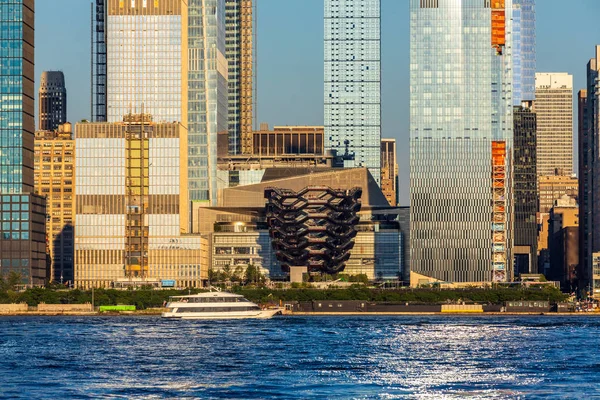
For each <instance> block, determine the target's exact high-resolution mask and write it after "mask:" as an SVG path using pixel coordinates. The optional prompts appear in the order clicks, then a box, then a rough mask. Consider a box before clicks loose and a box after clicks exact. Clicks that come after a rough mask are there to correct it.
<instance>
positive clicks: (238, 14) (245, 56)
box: [225, 0, 256, 154]
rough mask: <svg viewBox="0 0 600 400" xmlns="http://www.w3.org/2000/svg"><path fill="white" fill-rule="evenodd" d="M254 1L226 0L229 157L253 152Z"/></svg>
mask: <svg viewBox="0 0 600 400" xmlns="http://www.w3.org/2000/svg"><path fill="white" fill-rule="evenodd" d="M254 1H256V0H226V1H225V31H226V34H225V37H226V40H225V51H226V54H225V55H226V56H227V62H228V64H229V77H228V81H227V85H228V87H229V91H228V104H229V154H240V153H244V154H249V153H252V112H253V103H252V98H253V96H252V94H253V93H252V90H253V86H252V84H253V78H254V71H253V70H254V68H253V57H252V49H253V26H252V25H253V24H252V21H253V14H254V12H253V8H254V6H253V2H254Z"/></svg>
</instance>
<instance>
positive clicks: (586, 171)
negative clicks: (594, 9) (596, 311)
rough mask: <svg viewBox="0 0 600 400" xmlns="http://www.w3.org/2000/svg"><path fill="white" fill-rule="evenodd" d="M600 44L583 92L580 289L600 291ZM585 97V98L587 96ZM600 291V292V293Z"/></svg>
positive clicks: (581, 113)
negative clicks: (599, 255)
mask: <svg viewBox="0 0 600 400" xmlns="http://www.w3.org/2000/svg"><path fill="white" fill-rule="evenodd" d="M599 77H600V45H597V46H595V48H594V57H593V58H591V59H590V60H589V62H588V64H587V89H586V90H585V93H584V91H580V92H579V110H578V111H579V180H580V181H579V193H580V199H579V205H580V210H579V211H580V214H581V220H580V246H581V248H580V249H581V250H580V251H581V257H582V258H581V270H582V275H583V276H582V279H581V283H580V289H585V290H587V289H588V288H589V287H590V286H593V288H594V289H593V290H594V293H600V280H599V279H597V277H598V274H597V273H596V272H597V271H596V270H592V268H593V265H596V266H597V263H595V262H594V259H595V258H596V259H597V253H598V252H600V211H599V210H600V208H599V207H600V175H598V174H600V151H599V150H598V145H599V143H600V138H599V135H600V85H599V83H598V78H599ZM584 96H585V99H584V98H583V97H584ZM596 291H598V292H596Z"/></svg>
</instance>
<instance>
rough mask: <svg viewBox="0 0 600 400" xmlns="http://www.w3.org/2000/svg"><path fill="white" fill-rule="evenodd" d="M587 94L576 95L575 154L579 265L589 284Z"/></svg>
mask: <svg viewBox="0 0 600 400" xmlns="http://www.w3.org/2000/svg"><path fill="white" fill-rule="evenodd" d="M587 99H588V93H587V90H586V89H582V90H580V91H579V92H578V93H577V120H578V125H577V138H578V140H577V147H578V148H577V152H578V167H577V171H578V173H577V178H578V179H579V196H578V199H579V264H580V266H581V268H582V270H584V271H585V270H586V266H587V272H586V275H587V276H586V277H582V278H583V280H584V281H587V282H589V280H590V277H591V276H590V273H591V272H590V271H591V268H592V267H591V266H592V209H591V205H592V161H593V160H592V148H591V143H592V142H591V140H590V138H591V137H590V131H589V129H588V126H587V124H588V120H589V117H588V106H587Z"/></svg>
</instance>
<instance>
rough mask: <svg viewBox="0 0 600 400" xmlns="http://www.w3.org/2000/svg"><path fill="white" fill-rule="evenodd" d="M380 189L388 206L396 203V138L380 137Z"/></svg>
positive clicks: (393, 205)
mask: <svg viewBox="0 0 600 400" xmlns="http://www.w3.org/2000/svg"><path fill="white" fill-rule="evenodd" d="M381 191H382V192H383V194H384V195H385V198H386V199H387V201H388V203H390V206H392V207H395V206H396V205H397V203H398V163H397V161H396V139H381Z"/></svg>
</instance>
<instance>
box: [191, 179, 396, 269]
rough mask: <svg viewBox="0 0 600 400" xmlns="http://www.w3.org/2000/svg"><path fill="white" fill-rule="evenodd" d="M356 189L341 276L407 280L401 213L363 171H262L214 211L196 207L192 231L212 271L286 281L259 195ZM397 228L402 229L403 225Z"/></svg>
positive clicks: (226, 193) (224, 196)
mask: <svg viewBox="0 0 600 400" xmlns="http://www.w3.org/2000/svg"><path fill="white" fill-rule="evenodd" d="M312 186H315V187H329V188H335V189H351V188H353V187H356V186H359V187H361V188H362V190H363V192H362V197H361V210H360V211H359V213H358V216H359V218H360V219H359V222H358V224H357V226H356V229H357V235H356V237H355V239H354V247H353V248H352V250H351V251H350V259H349V260H348V261H347V262H346V266H345V269H344V271H343V273H344V274H350V275H358V274H365V275H367V277H369V279H393V280H396V279H399V278H400V279H402V278H403V276H404V275H405V273H406V274H407V271H408V265H407V264H406V257H407V256H408V254H407V252H405V251H403V249H405V246H402V244H403V243H406V244H407V243H408V239H407V238H405V233H404V232H407V230H408V226H402V227H401V224H400V221H399V215H400V214H401V213H402V210H401V209H398V208H395V207H390V206H389V204H388V202H387V200H386V198H385V196H384V195H383V193H382V192H381V189H380V188H379V187H378V186H377V183H376V182H375V180H374V179H373V178H372V177H371V175H370V173H369V172H368V170H367V169H366V168H352V169H350V168H344V169H337V168H336V169H326V168H324V169H321V168H318V169H304V168H299V169H293V168H287V169H280V168H271V169H266V170H265V173H264V174H263V177H262V179H261V181H260V182H259V183H255V184H250V185H240V186H236V187H230V188H226V189H223V190H222V191H221V193H220V195H219V207H196V208H194V210H193V225H192V229H193V232H195V233H201V234H203V235H207V236H209V237H210V238H211V247H212V250H211V261H210V265H211V268H212V269H213V270H217V271H221V270H222V269H223V268H224V267H230V269H235V268H236V267H238V266H240V267H242V268H243V267H245V266H247V265H249V264H252V265H255V266H258V267H261V268H262V269H263V271H264V272H267V271H268V274H269V275H270V277H271V278H272V279H286V278H287V276H288V272H287V271H283V270H282V268H281V265H280V264H279V262H278V261H277V259H276V257H275V254H274V253H275V252H274V251H273V249H272V246H271V239H270V236H269V226H268V224H267V220H266V211H265V204H266V200H265V189H267V188H270V187H276V188H281V189H290V190H294V191H300V190H302V189H304V188H306V187H312ZM402 222H403V223H404V224H405V225H406V224H407V222H408V221H407V219H406V218H403V220H402Z"/></svg>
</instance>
